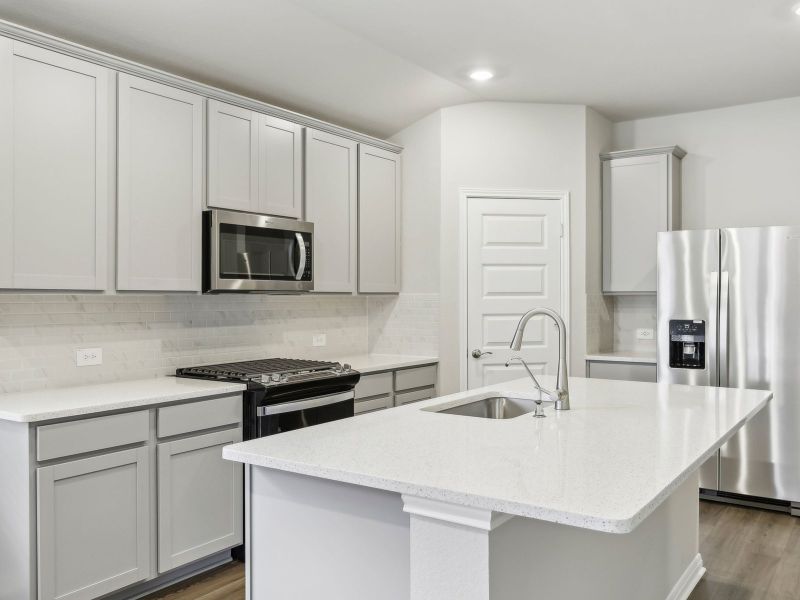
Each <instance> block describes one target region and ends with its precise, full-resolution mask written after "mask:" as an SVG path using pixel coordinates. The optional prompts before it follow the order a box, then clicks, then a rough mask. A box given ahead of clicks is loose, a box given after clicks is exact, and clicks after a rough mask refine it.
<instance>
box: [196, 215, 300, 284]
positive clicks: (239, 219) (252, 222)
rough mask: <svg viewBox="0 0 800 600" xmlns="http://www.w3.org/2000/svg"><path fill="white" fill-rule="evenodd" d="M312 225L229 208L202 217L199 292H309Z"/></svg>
mask: <svg viewBox="0 0 800 600" xmlns="http://www.w3.org/2000/svg"><path fill="white" fill-rule="evenodd" d="M313 240H314V225H313V223H306V222H304V221H296V220H294V219H283V218H280V217H270V216H267V215H259V214H255V213H245V212H236V211H230V210H217V209H212V210H207V211H205V212H204V213H203V292H204V293H210V294H214V293H222V292H307V291H310V290H313V289H314V273H313V260H312V254H313Z"/></svg>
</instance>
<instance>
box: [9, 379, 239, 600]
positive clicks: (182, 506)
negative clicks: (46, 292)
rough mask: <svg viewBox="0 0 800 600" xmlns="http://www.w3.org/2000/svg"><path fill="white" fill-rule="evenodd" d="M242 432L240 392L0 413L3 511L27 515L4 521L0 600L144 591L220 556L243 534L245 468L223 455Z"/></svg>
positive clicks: (60, 599)
mask: <svg viewBox="0 0 800 600" xmlns="http://www.w3.org/2000/svg"><path fill="white" fill-rule="evenodd" d="M241 440H242V396H241V394H227V395H219V396H215V397H211V398H208V397H206V398H196V399H190V400H186V401H182V402H180V403H173V404H167V405H162V406H158V407H153V408H139V409H136V410H130V411H121V412H116V413H111V414H103V415H99V416H86V417H82V418H72V419H65V420H54V421H49V422H40V423H35V424H29V423H6V422H4V421H2V420H0V455H2V456H3V459H2V461H0V481H2V482H3V483H2V485H0V515H2V516H6V515H14V518H16V519H17V520H19V521H20V522H19V523H13V524H12V523H6V522H4V521H3V519H0V530H2V535H1V536H0V599H2V600H5V599H6V598H8V599H9V600H10V599H11V598H14V600H17V599H19V600H93V599H95V598H100V597H105V596H106V595H109V594H114V596H113V597H114V598H123V597H128V596H127V595H126V593H127V592H129V593H130V597H133V596H136V597H138V596H140V595H142V594H144V593H146V592H148V591H151V590H152V589H155V588H156V587H159V586H160V585H163V583H165V582H169V581H172V580H173V579H174V578H175V577H176V573H179V574H181V575H186V574H189V573H191V572H193V571H196V570H199V569H203V568H207V567H208V566H210V565H212V566H213V565H216V564H221V563H222V562H224V561H225V560H226V558H227V556H226V555H225V554H224V552H225V551H226V550H227V549H229V548H232V547H234V546H237V545H239V544H241V543H242V540H243V539H244V531H243V529H244V515H243V508H244V486H243V468H242V465H241V464H238V463H234V462H230V461H226V460H223V458H222V447H223V446H225V445H228V444H233V443H236V442H240V441H241ZM2 486H5V488H3V487H2ZM3 489H11V490H14V494H13V498H10V497H8V495H4V494H3V493H2V490H3ZM20 498H22V499H20ZM12 525H13V526H12ZM11 563H13V566H11V567H10V569H9V570H4V569H5V568H6V567H7V566H8V565H9V564H11ZM4 565H5V566H6V567H4ZM181 568H182V570H181ZM175 569H179V570H178V571H175ZM9 590H10V591H9ZM7 591H8V593H4V592H7Z"/></svg>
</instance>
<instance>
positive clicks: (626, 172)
mask: <svg viewBox="0 0 800 600" xmlns="http://www.w3.org/2000/svg"><path fill="white" fill-rule="evenodd" d="M668 228H669V182H668V157H667V155H665V154H657V155H652V156H636V157H631V158H615V159H611V160H607V161H605V162H604V163H603V291H604V292H610V293H631V292H633V293H655V291H656V234H657V233H658V232H659V231H667V229H668Z"/></svg>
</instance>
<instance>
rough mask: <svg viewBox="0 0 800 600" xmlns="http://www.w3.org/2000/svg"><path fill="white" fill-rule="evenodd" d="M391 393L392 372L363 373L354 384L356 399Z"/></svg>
mask: <svg viewBox="0 0 800 600" xmlns="http://www.w3.org/2000/svg"><path fill="white" fill-rule="evenodd" d="M391 393H392V372H391V371H389V372H388V373H375V374H374V375H364V376H363V377H362V378H361V379H360V380H359V382H358V385H356V400H358V399H359V398H369V397H370V396H380V395H383V394H391Z"/></svg>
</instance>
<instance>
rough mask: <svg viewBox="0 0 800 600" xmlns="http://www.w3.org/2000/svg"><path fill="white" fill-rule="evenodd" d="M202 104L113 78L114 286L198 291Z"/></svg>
mask: <svg viewBox="0 0 800 600" xmlns="http://www.w3.org/2000/svg"><path fill="white" fill-rule="evenodd" d="M202 115H203V99H202V98H201V97H200V96H198V95H196V94H191V93H189V92H184V91H183V90H178V89H175V88H172V87H169V86H166V85H163V84H160V83H154V82H152V81H149V80H147V79H140V78H138V77H133V76H130V75H126V74H120V75H119V149H118V160H119V169H118V170H119V198H118V226H117V230H118V244H117V245H118V249H117V287H118V289H120V290H158V291H200V269H201V261H202V254H201V252H202V250H201V247H200V244H201V239H200V238H201V233H202V231H201V219H202V210H203V207H202V183H203V179H202V177H203V175H202V173H203V171H202V156H203V138H202V129H203V119H202Z"/></svg>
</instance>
